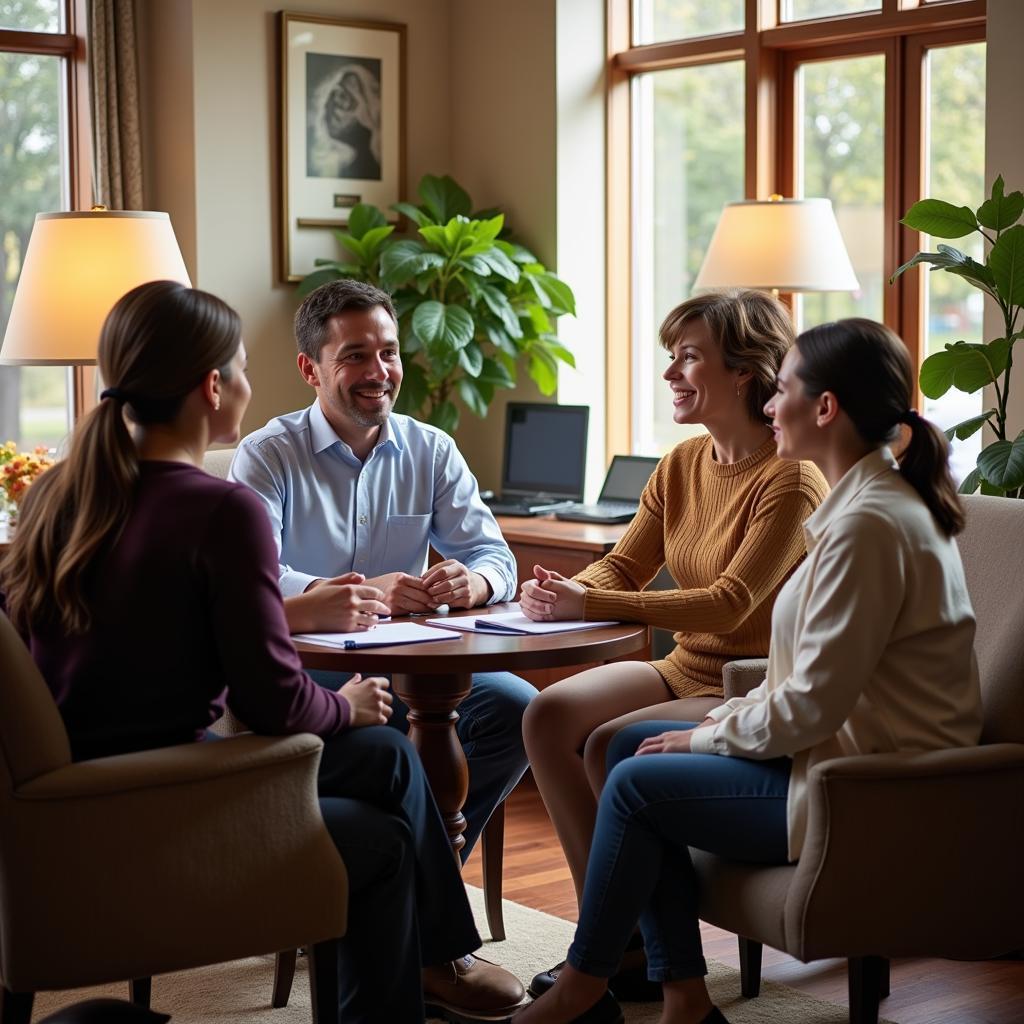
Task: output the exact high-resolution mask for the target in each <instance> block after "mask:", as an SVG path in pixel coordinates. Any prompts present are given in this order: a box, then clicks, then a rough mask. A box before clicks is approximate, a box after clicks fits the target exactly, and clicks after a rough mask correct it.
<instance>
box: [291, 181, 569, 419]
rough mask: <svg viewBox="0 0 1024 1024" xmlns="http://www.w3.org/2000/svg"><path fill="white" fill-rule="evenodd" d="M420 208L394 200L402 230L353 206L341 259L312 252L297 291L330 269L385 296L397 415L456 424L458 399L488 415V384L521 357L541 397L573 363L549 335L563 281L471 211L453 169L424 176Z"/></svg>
mask: <svg viewBox="0 0 1024 1024" xmlns="http://www.w3.org/2000/svg"><path fill="white" fill-rule="evenodd" d="M418 191H419V198H420V204H419V205H418V206H416V205H414V204H412V203H395V204H394V205H393V206H392V209H393V210H395V211H396V212H397V213H401V214H403V215H404V216H406V217H407V218H408V219H409V220H410V221H412V223H413V225H415V229H416V233H415V236H414V237H411V238H400V237H396V236H395V234H394V231H395V229H394V227H393V226H392V225H390V224H388V223H387V219H386V217H385V216H384V214H383V212H382V211H381V210H379V209H378V208H377V207H376V206H370V205H368V204H364V203H360V204H359V205H358V206H355V207H353V208H352V210H351V211H350V213H349V219H348V225H347V230H344V231H335V233H334V234H335V237H336V238H337V240H338V244H339V245H340V246H341V248H342V250H343V253H342V256H343V258H341V259H337V260H327V259H319V260H317V261H316V263H317V269H316V270H314V271H313V272H312V273H311V274H309V275H308V276H307V277H306V278H304V279H303V280H302V282H301V283H300V285H299V294H300V295H305V294H307V293H308V292H310V291H312V290H313V289H314V288H317V287H319V286H320V285H322V284H324V283H326V282H327V281H332V280H335V279H337V278H339V277H354V278H358V279H359V280H361V281H368V282H370V283H371V284H374V285H376V286H377V287H379V288H383V289H384V290H385V291H388V292H390V293H391V295H392V297H393V301H394V304H395V311H396V312H397V314H398V320H399V338H400V343H401V349H402V363H403V367H404V370H405V378H404V381H403V383H402V389H401V391H400V392H399V395H398V400H397V402H396V409H397V410H398V411H399V412H405V413H410V414H412V415H415V416H417V417H418V418H420V419H424V420H426V421H427V422H429V423H432V424H434V425H435V426H437V427H440V428H441V429H442V430H446V431H448V432H449V433H452V432H454V430H455V429H456V427H457V426H458V424H459V407H458V406H457V405H456V404H455V403H454V401H453V398H454V397H455V396H456V395H458V396H459V398H461V399H462V402H463V404H464V405H465V406H466V408H468V409H469V410H470V411H471V412H473V413H475V414H476V415H477V416H481V417H483V416H486V415H487V408H488V406H489V405H490V403H491V401H492V400H493V398H494V392H495V390H496V389H497V388H511V387H513V386H514V385H515V382H516V374H517V370H518V368H519V365H520V364H522V363H525V365H526V369H527V372H528V373H529V375H530V377H531V378H532V379H533V380H534V381H535V382H536V384H537V386H538V387H539V388H540V390H541V392H542V393H543V394H545V395H550V394H553V393H554V391H555V388H556V386H557V384H558V364H559V363H560V362H562V363H567V364H568V365H569V366H575V360H574V358H573V355H572V353H571V352H570V351H569V350H568V349H567V348H566V347H565V346H564V345H562V344H561V342H560V341H559V340H558V338H557V336H556V335H555V333H554V331H555V321H556V319H557V318H558V317H559V316H563V315H564V314H566V313H569V314H573V315H575V312H576V300H575V298H574V296H573V293H572V289H571V288H570V287H569V286H568V285H567V284H566V283H565V282H564V281H562V280H561V278H559V277H557V276H556V275H555V274H553V273H551V272H550V271H549V270H547V269H546V268H545V267H544V265H543V264H542V263H541V262H540V261H539V260H538V259H537V257H536V256H534V255H533V253H531V252H530V251H529V250H528V249H525V248H523V246H521V245H517V244H516V243H514V242H512V241H510V240H509V239H508V238H506V237H503V236H504V231H505V218H504V215H503V214H501V213H500V212H498V211H496V210H484V211H479V212H476V213H474V212H471V211H472V208H473V207H472V201H471V200H470V198H469V195H468V194H467V193H466V191H465V189H463V188H462V187H461V186H459V185H458V184H457V183H456V182H455V181H453V180H452V179H451V178H450V177H447V176H445V177H435V176H434V175H430V174H428V175H426V176H425V177H424V178H423V180H422V181H421V182H420V184H419V190H418Z"/></svg>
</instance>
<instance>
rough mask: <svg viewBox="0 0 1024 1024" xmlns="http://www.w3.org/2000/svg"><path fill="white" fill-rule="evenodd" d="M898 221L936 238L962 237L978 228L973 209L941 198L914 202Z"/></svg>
mask: <svg viewBox="0 0 1024 1024" xmlns="http://www.w3.org/2000/svg"><path fill="white" fill-rule="evenodd" d="M900 223H901V224H906V225H907V227H908V228H913V229H914V230H915V231H923V232H924V233H925V234H926V235H934V236H935V237H936V238H963V236H964V235H969V234H970V233H971V232H972V231H977V229H978V219H977V217H975V216H974V211H973V210H970V209H968V208H967V207H966V206H954V205H953V204H952V203H947V202H944V201H943V200H941V199H922V200H921V201H920V202H919V203H914V205H913V206H912V207H911V208H910V209H909V210H907V214H906V216H905V217H904V218H903V220H901V221H900Z"/></svg>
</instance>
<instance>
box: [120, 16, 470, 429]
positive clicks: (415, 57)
mask: <svg viewBox="0 0 1024 1024" xmlns="http://www.w3.org/2000/svg"><path fill="white" fill-rule="evenodd" d="M140 7H142V8H146V7H149V8H150V10H149V11H147V12H145V14H144V18H143V20H144V21H145V24H144V26H143V29H142V31H141V32H140V37H141V40H140V45H141V49H142V59H141V61H140V63H141V66H142V72H143V79H144V82H143V89H144V103H145V123H146V124H147V125H151V126H155V127H156V129H157V132H158V133H159V134H157V133H156V132H154V133H153V135H154V138H153V139H151V140H148V144H147V153H148V154H149V155H150V161H149V162H150V165H151V173H150V176H149V177H150V180H149V182H148V183H149V186H150V192H149V194H148V196H147V202H148V203H150V204H151V205H152V206H154V207H155V208H157V209H166V210H168V212H170V214H171V220H172V222H173V223H174V226H175V230H176V232H177V233H178V237H179V240H180V241H181V243H182V249H183V251H184V252H185V255H186V263H187V264H188V266H189V270H190V272H192V274H193V283H194V284H195V285H197V286H198V287H201V288H205V289H207V290H209V291H212V292H215V293H216V294H217V295H220V296H221V297H223V298H224V299H225V300H227V301H228V302H230V303H231V304H232V305H233V306H235V308H236V309H238V311H239V313H241V315H242V320H243V323H244V325H245V340H246V345H247V348H248V350H249V365H250V377H251V379H252V383H253V391H254V396H253V401H252V404H251V405H250V407H249V411H248V413H247V415H246V419H245V422H244V423H243V428H244V429H245V430H251V429H254V428H255V427H258V426H260V425H262V424H263V423H265V422H266V421H267V420H268V419H269V418H270V417H272V416H275V415H277V414H279V413H282V412H286V411H287V410H289V409H294V408H297V407H298V406H300V405H303V404H306V403H307V402H308V401H309V400H310V397H311V394H312V392H311V391H310V390H309V388H308V387H307V386H306V385H305V384H303V383H302V381H301V380H300V378H299V376H298V372H297V371H296V369H295V346H294V342H293V340H292V329H291V321H292V316H293V315H294V312H295V307H296V305H297V299H296V295H295V286H294V285H282V284H279V283H278V281H277V246H278V236H279V232H278V225H277V218H278V210H277V203H278V190H277V189H278V186H277V182H278V164H279V154H278V141H277V139H278V130H277V64H278V55H277V29H276V21H275V12H276V11H277V10H279V9H280V8H281V4H280V0H160V3H159V4H147V3H143V4H140ZM301 9H302V11H303V12H304V13H308V14H318V13H323V14H330V15H331V16H332V17H342V18H352V19H353V20H367V21H396V22H403V23H405V24H406V25H407V26H408V36H407V39H408V52H407V65H406V67H407V74H408V81H409V82H410V83H414V84H415V87H411V88H409V89H408V93H407V95H408V108H407V119H406V126H407V135H406V173H407V177H408V180H409V181H410V182H415V181H416V180H418V178H419V177H420V175H422V174H424V173H425V172H427V171H434V172H436V171H438V170H442V171H443V170H446V169H447V168H448V167H449V163H450V160H449V150H450V143H449V125H450V117H449V113H448V109H449V76H448V72H447V68H448V65H449V57H450V49H449V31H448V0H362V2H354V0H353V2H341V0H303V3H302V5H301ZM189 79H191V81H189ZM193 96H194V97H195V101H194V103H193Z"/></svg>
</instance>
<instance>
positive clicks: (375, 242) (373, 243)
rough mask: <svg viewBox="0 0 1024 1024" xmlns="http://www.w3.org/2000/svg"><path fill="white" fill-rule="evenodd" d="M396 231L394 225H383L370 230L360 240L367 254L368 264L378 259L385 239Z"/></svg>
mask: <svg viewBox="0 0 1024 1024" xmlns="http://www.w3.org/2000/svg"><path fill="white" fill-rule="evenodd" d="M394 230H395V226H394V224H381V225H380V227H376V228H370V229H369V230H368V231H367V232H366V234H365V235H363V237H362V238H361V239H360V241H361V242H362V243H363V249H364V251H365V253H366V262H367V263H370V262H372V261H373V260H374V259H376V257H377V253H378V252H379V251H380V247H381V245H382V244H383V243H384V239H385V238H387V237H388V235H390V234H391V233H392V232H393V231H394Z"/></svg>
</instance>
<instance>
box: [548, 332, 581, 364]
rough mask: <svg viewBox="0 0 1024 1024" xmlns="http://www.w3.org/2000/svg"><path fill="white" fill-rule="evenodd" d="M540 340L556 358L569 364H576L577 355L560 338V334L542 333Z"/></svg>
mask: <svg viewBox="0 0 1024 1024" xmlns="http://www.w3.org/2000/svg"><path fill="white" fill-rule="evenodd" d="M540 342H541V344H543V345H544V347H545V348H546V349H547V351H548V352H550V353H551V354H552V355H553V356H554V357H555V358H556V359H559V360H561V361H562V362H563V363H567V364H568V365H569V366H572V367H575V366H576V357H575V356H574V355H573V354H572V352H570V351H569V349H567V348H566V347H565V346H564V345H563V344H562V343H561V341H559V340H558V335H556V334H542V335H541V336H540Z"/></svg>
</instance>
